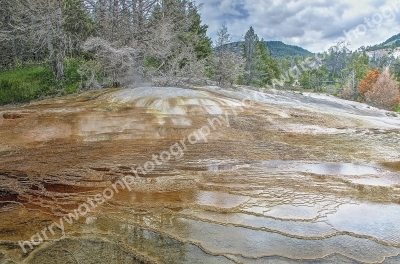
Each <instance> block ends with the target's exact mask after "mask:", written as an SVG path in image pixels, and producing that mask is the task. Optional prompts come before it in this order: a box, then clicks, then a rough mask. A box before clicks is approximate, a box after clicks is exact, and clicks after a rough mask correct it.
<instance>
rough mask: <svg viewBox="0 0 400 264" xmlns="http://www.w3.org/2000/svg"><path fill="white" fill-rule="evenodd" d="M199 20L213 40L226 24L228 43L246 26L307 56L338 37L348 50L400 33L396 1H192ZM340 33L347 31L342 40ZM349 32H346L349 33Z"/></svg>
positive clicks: (399, 10) (240, 35)
mask: <svg viewBox="0 0 400 264" xmlns="http://www.w3.org/2000/svg"><path fill="white" fill-rule="evenodd" d="M196 3H203V7H202V9H201V14H202V19H203V22H204V23H205V24H208V25H209V30H208V35H209V36H210V37H211V38H212V39H213V40H215V39H216V33H217V31H218V29H219V28H220V27H221V25H222V23H224V22H225V23H226V25H227V26H228V30H229V33H230V34H231V37H232V40H233V41H236V40H240V39H242V38H243V36H244V34H245V33H246V31H247V30H248V28H249V27H250V26H253V27H254V29H255V32H256V33H257V34H258V36H259V37H260V38H264V39H265V40H281V41H283V42H284V43H287V44H293V45H298V46H301V47H303V48H306V49H308V50H310V51H312V52H319V51H324V50H326V49H327V48H329V47H330V46H332V45H333V44H334V43H335V42H336V41H337V40H338V39H339V38H341V39H342V40H343V39H344V38H346V39H347V40H349V41H350V43H351V46H350V48H351V49H357V48H359V47H361V46H368V45H374V44H379V43H381V42H383V41H385V40H386V39H387V38H389V37H391V36H392V35H395V34H398V33H400V0H358V1H357V0H197V1H196ZM344 32H347V36H346V34H345V33H344ZM349 32H350V33H349Z"/></svg>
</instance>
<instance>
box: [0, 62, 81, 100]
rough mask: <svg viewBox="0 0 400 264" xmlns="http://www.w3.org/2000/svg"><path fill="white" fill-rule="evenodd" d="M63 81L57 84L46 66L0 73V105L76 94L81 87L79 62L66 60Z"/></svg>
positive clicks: (19, 68)
mask: <svg viewBox="0 0 400 264" xmlns="http://www.w3.org/2000/svg"><path fill="white" fill-rule="evenodd" d="M66 65H67V67H66V71H65V81H61V82H57V81H56V79H55V78H54V75H53V73H52V71H51V68H50V66H49V65H48V64H46V63H43V65H32V64H31V65H26V66H24V67H18V68H16V69H13V70H9V71H4V72H0V105H4V104H12V103H23V102H29V101H31V100H35V99H38V98H43V97H46V96H52V95H56V94H60V95H63V94H69V93H74V92H76V91H77V90H78V89H79V87H80V85H81V77H80V75H79V74H78V67H79V60H77V59H69V60H66Z"/></svg>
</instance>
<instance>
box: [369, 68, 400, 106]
mask: <svg viewBox="0 0 400 264" xmlns="http://www.w3.org/2000/svg"><path fill="white" fill-rule="evenodd" d="M365 99H366V101H367V102H368V103H370V104H371V105H374V106H377V107H380V108H384V109H387V110H393V109H395V108H396V107H397V106H398V105H399V103H400V91H399V86H398V84H397V82H396V81H395V80H394V79H393V78H392V76H390V73H389V71H388V70H386V71H384V72H383V73H382V74H380V75H379V77H378V79H377V81H376V82H375V83H374V84H373V85H372V88H371V89H369V90H368V91H367V92H365Z"/></svg>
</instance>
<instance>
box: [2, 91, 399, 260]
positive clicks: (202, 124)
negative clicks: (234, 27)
mask: <svg viewBox="0 0 400 264" xmlns="http://www.w3.org/2000/svg"><path fill="white" fill-rule="evenodd" d="M245 98H247V100H246V101H244V100H243V99H245ZM399 129H400V117H397V116H395V115H392V114H391V113H388V112H385V111H381V110H377V109H374V108H369V107H368V106H366V105H363V104H358V103H354V102H346V101H343V100H340V99H336V98H333V97H329V96H324V95H315V94H300V93H293V92H284V91H281V92H278V91H269V92H265V93H259V92H255V91H252V90H249V89H246V88H238V89H235V90H223V89H219V88H217V87H201V88H193V89H183V88H171V87H165V88H151V87H146V88H135V89H133V88H132V89H122V90H104V91H101V92H87V93H83V94H80V95H77V96H70V97H65V98H61V99H60V98H58V99H51V100H47V101H41V102H37V103H34V104H31V105H27V106H24V107H15V108H3V109H0V138H1V140H0V263H49V264H50V263H52V264H53V263H80V264H82V263H255V264H258V263H399V262H400V224H399V223H400V204H399V203H400V167H399V164H400V133H399ZM155 156H156V157H155ZM140 167H142V168H140ZM143 172H144V173H143ZM122 179H125V180H126V181H128V180H129V184H125V185H124V184H122V183H123V182H122ZM68 214H70V215H69V216H68ZM55 223H57V225H56V224H55ZM58 226H62V228H61V227H58ZM51 227H52V228H51ZM50 229H52V232H51V231H50ZM62 231H63V232H62ZM23 241H27V242H26V243H25V244H24V245H23V246H24V248H25V250H26V252H24V251H23V250H22V248H21V243H23ZM28 243H31V244H30V245H31V246H32V249H31V248H30V246H29V244H28Z"/></svg>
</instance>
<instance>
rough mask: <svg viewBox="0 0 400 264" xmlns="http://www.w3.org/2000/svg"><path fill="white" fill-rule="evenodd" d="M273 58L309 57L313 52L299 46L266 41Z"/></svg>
mask: <svg viewBox="0 0 400 264" xmlns="http://www.w3.org/2000/svg"><path fill="white" fill-rule="evenodd" d="M265 45H266V46H267V48H268V50H269V52H270V55H271V57H273V58H284V57H294V56H309V55H312V53H311V52H309V51H308V50H305V49H303V48H301V47H299V46H294V45H287V44H285V43H283V42H282V41H265Z"/></svg>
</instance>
